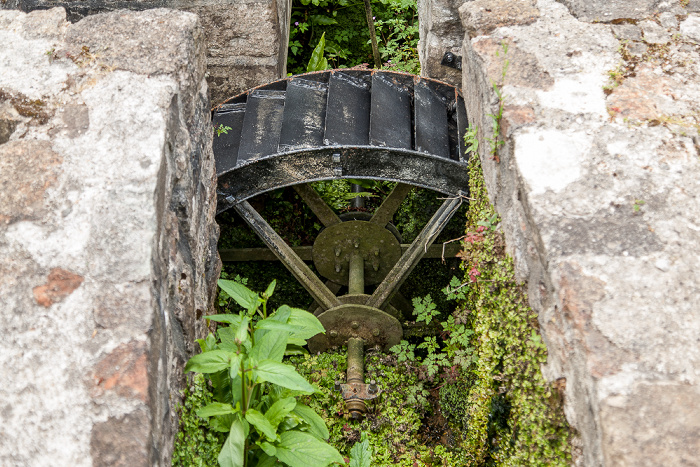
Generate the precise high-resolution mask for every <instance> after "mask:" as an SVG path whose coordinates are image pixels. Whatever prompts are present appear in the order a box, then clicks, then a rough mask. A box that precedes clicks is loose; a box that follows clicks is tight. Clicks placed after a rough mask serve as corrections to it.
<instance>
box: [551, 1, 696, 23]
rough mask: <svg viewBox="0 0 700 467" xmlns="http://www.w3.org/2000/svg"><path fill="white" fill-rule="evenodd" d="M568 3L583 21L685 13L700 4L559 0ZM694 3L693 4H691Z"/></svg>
mask: <svg viewBox="0 0 700 467" xmlns="http://www.w3.org/2000/svg"><path fill="white" fill-rule="evenodd" d="M557 1H559V2H560V3H562V4H564V5H566V7H567V8H568V9H569V12H570V13H571V14H572V15H573V16H575V17H576V18H578V19H579V20H581V21H590V22H603V23H604V22H608V21H613V20H616V19H622V18H629V19H641V18H647V17H650V16H652V15H654V14H659V13H664V12H670V13H673V14H674V15H683V14H687V13H689V12H693V11H697V9H696V8H697V7H698V6H700V5H698V4H697V2H694V0H691V2H688V4H687V5H685V6H683V5H681V4H682V3H683V2H669V1H666V0H557ZM691 3H692V4H691Z"/></svg>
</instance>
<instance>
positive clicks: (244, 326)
mask: <svg viewBox="0 0 700 467" xmlns="http://www.w3.org/2000/svg"><path fill="white" fill-rule="evenodd" d="M249 323H250V318H248V317H247V316H246V317H244V318H243V319H241V323H240V324H239V325H238V327H237V328H236V334H235V336H234V339H235V340H236V341H238V342H241V343H242V342H245V341H246V339H248V324H249Z"/></svg>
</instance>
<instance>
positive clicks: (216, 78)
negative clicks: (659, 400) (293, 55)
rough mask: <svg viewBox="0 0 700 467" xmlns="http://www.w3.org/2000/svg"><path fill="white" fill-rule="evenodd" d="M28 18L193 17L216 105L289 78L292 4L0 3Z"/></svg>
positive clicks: (149, 0) (263, 0) (224, 0)
mask: <svg viewBox="0 0 700 467" xmlns="http://www.w3.org/2000/svg"><path fill="white" fill-rule="evenodd" d="M0 2H1V3H0V8H17V9H20V10H22V11H25V12H28V11H33V10H36V9H46V8H52V7H57V6H61V7H64V8H65V9H66V11H67V13H68V19H69V20H70V21H71V22H75V21H78V20H80V19H81V18H84V17H86V16H88V15H92V14H96V13H100V12H107V11H114V10H118V9H129V10H147V9H151V8H174V9H179V10H183V11H189V12H192V13H196V14H197V15H198V16H199V18H200V21H201V23H202V26H203V28H204V36H205V39H206V44H207V81H208V83H209V90H210V92H211V100H212V103H213V104H214V105H216V104H219V103H221V102H223V101H224V100H226V99H227V98H229V97H232V96H234V95H236V94H239V93H241V92H243V91H246V90H248V89H250V88H252V87H255V86H259V85H261V84H265V83H268V82H270V81H274V80H276V79H279V78H281V77H284V76H286V74H287V47H288V43H289V18H290V15H291V0H82V1H80V0H78V1H74V0H0Z"/></svg>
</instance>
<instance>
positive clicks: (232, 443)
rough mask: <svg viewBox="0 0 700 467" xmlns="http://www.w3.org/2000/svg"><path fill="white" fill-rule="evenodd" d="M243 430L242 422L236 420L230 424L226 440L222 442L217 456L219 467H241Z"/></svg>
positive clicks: (243, 453)
mask: <svg viewBox="0 0 700 467" xmlns="http://www.w3.org/2000/svg"><path fill="white" fill-rule="evenodd" d="M245 438H246V435H245V428H244V426H243V422H242V421H241V420H240V419H239V418H236V420H235V421H234V422H233V423H232V424H231V430H230V431H229V434H228V438H226V441H225V442H224V445H223V447H222V448H221V453H220V454H219V466H220V467H243V457H244V456H245Z"/></svg>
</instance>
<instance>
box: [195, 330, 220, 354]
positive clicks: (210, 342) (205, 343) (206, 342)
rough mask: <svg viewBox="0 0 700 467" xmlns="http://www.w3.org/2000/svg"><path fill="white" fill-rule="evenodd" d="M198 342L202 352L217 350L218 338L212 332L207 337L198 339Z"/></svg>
mask: <svg viewBox="0 0 700 467" xmlns="http://www.w3.org/2000/svg"><path fill="white" fill-rule="evenodd" d="M197 343H198V344H199V348H200V349H202V353H204V352H207V351H209V350H216V348H217V345H216V338H215V337H214V334H212V333H209V334H208V335H207V338H206V339H197Z"/></svg>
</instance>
